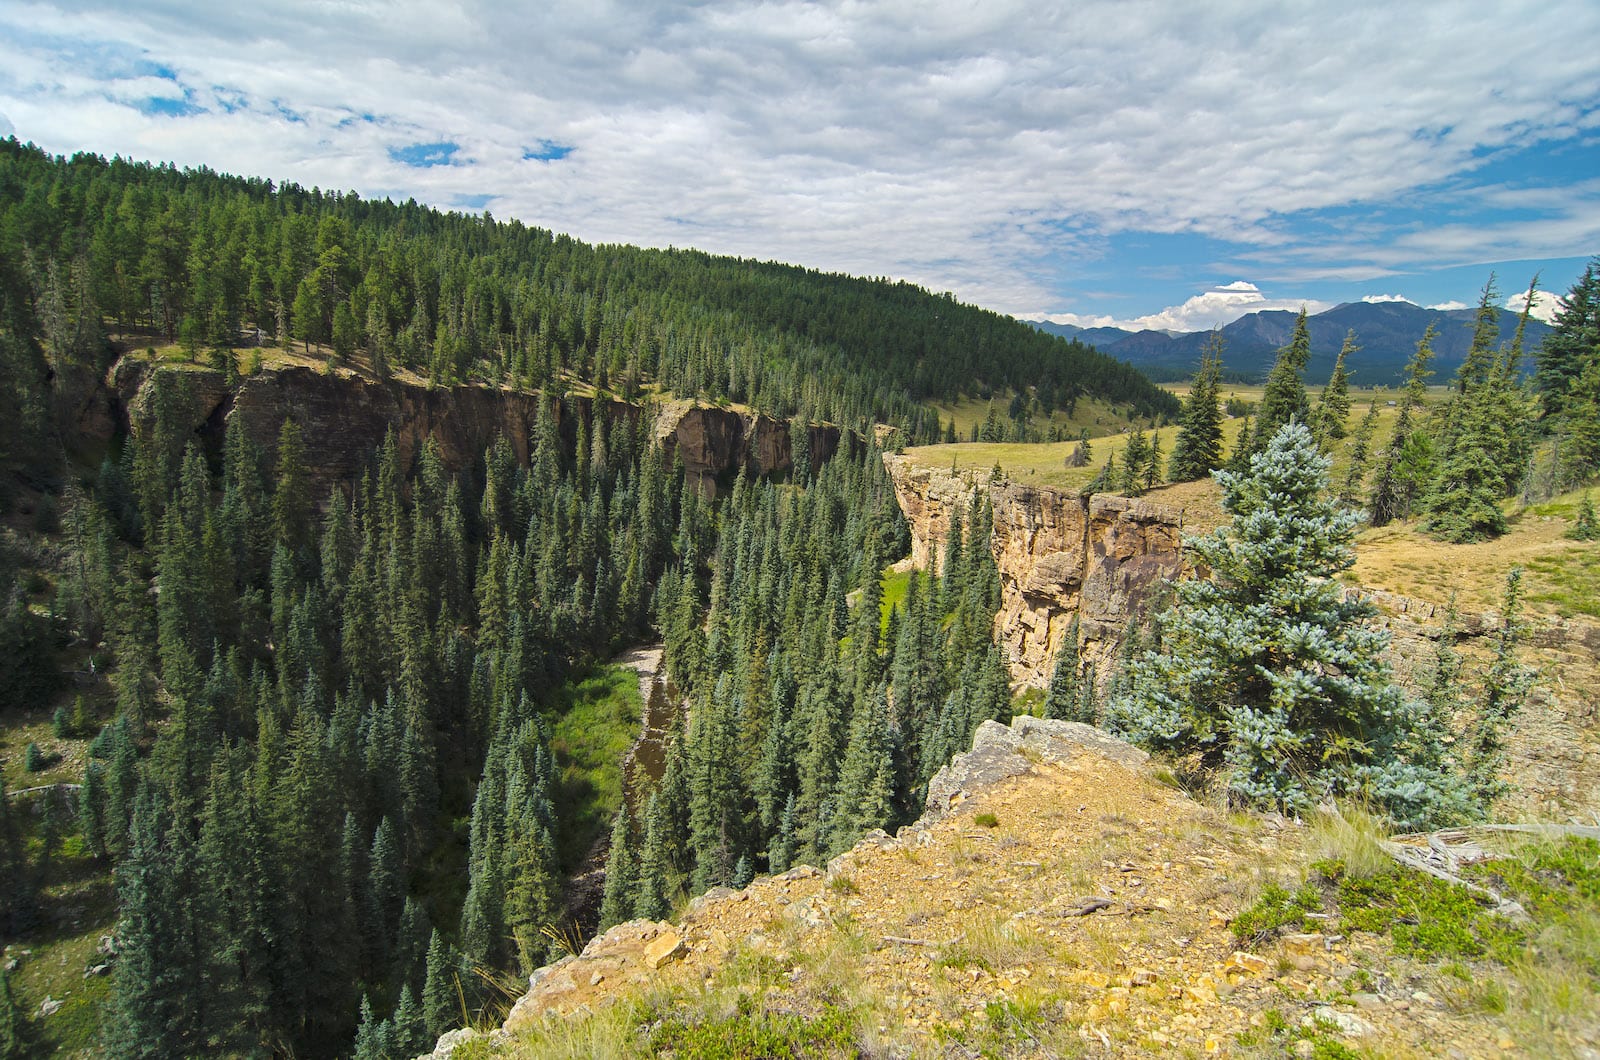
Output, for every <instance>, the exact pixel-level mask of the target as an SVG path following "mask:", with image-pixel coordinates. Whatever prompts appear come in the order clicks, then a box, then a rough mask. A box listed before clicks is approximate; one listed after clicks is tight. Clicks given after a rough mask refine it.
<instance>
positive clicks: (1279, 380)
mask: <svg viewBox="0 0 1600 1060" xmlns="http://www.w3.org/2000/svg"><path fill="white" fill-rule="evenodd" d="M1310 360H1311V330H1310V326H1309V325H1308V324H1307V322H1306V308H1305V307H1304V306H1301V307H1300V315H1299V316H1298V317H1296V318H1295V322H1294V334H1293V335H1292V336H1290V338H1289V345H1287V346H1284V347H1283V348H1282V349H1280V350H1278V359H1277V360H1276V361H1274V362H1273V365H1272V371H1270V372H1268V373H1267V385H1266V389H1265V391H1264V392H1263V393H1262V395H1261V408H1260V409H1259V410H1257V412H1256V429H1255V434H1254V435H1253V436H1252V449H1251V451H1252V452H1253V453H1254V452H1260V451H1261V450H1263V449H1265V448H1266V447H1267V445H1268V443H1269V442H1270V441H1271V440H1272V438H1273V437H1274V436H1276V434H1277V433H1278V429H1279V428H1281V427H1282V426H1283V425H1284V424H1286V423H1288V422H1289V421H1290V420H1299V421H1300V422H1301V423H1305V422H1306V419H1307V414H1308V413H1309V412H1310V406H1309V404H1308V403H1307V401H1306V384H1305V379H1304V375H1305V370H1306V364H1307V363H1308V362H1310Z"/></svg>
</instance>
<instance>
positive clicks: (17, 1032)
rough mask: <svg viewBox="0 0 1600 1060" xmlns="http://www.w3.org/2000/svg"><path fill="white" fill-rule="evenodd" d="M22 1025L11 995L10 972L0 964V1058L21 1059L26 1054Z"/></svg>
mask: <svg viewBox="0 0 1600 1060" xmlns="http://www.w3.org/2000/svg"><path fill="white" fill-rule="evenodd" d="M23 1026H24V1024H23V1016H22V1012H21V1010H19V1009H18V1008H17V1002H16V999H15V998H14V997H12V996H11V973H10V972H8V971H6V969H5V966H4V965H3V964H0V1060H22V1058H23V1057H24V1056H26V1055H27V1051H26V1043H25V1042H24V1041H23V1036H22V1032H23Z"/></svg>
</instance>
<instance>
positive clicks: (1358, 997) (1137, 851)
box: [436, 718, 1519, 1057]
mask: <svg viewBox="0 0 1600 1060" xmlns="http://www.w3.org/2000/svg"><path fill="white" fill-rule="evenodd" d="M1142 758H1143V755H1142V752H1138V751H1136V750H1134V749H1132V748H1129V747H1127V746H1126V745H1120V744H1118V743H1117V742H1116V741H1114V740H1111V739H1110V738H1108V737H1105V736H1104V735H1102V734H1097V733H1095V731H1094V730H1083V727H1077V726H1068V725H1067V724H1066V723H1058V722H1043V723H1041V722H1036V721H1035V720H1034V719H1031V718H1023V719H1018V721H1017V723H1015V724H1014V725H1013V726H1012V727H1011V728H1010V729H1007V728H1006V727H1004V726H999V725H995V724H993V723H988V724H987V725H986V726H985V727H984V731H982V732H981V733H980V736H979V739H978V741H977V743H976V745H975V750H974V752H973V753H972V754H970V755H966V756H959V757H958V759H957V761H956V762H955V763H953V765H952V767H951V768H950V769H949V770H948V771H947V772H946V774H945V775H943V776H942V777H941V779H940V780H939V781H938V782H936V790H935V794H934V797H933V799H932V802H933V803H934V805H933V806H932V807H930V813H929V814H928V815H926V816H925V817H924V818H923V819H922V820H921V821H919V822H918V823H917V824H915V825H913V826H910V827H907V828H905V829H903V830H901V832H900V834H899V835H898V836H896V837H893V838H891V837H889V836H887V835H884V834H882V833H875V834H873V835H869V836H868V837H866V838H865V839H863V840H862V841H861V842H860V843H859V844H858V845H857V846H856V847H855V848H854V849H853V850H851V851H850V852H848V853H847V854H844V855H842V856H841V857H839V858H836V859H835V860H834V861H833V862H832V863H830V864H829V865H828V866H827V868H826V870H823V869H819V868H813V867H810V866H801V867H798V868H795V869H793V870H791V871H789V872H786V873H784V874H782V875H780V876H775V877H768V878H762V879H758V880H757V881H756V882H754V883H752V884H751V885H750V886H749V887H747V888H745V889H744V890H742V891H729V890H727V889H720V890H716V891H713V892H710V893H708V894H706V895H704V896H703V897H701V898H699V899H696V900H695V901H694V902H693V903H691V904H690V906H689V908H688V910H687V912H686V913H685V914H684V915H683V916H682V917H681V919H679V920H678V921H677V922H675V923H653V922H648V921H634V922H631V923H628V924H624V925H620V926H618V927H616V928H614V929H612V930H611V931H609V932H607V933H606V934H605V935H603V936H601V937H599V938H597V939H595V940H593V941H592V942H591V943H590V944H589V945H588V946H587V947H586V948H585V949H584V951H583V952H582V954H581V955H578V956H576V957H569V958H567V959H565V960H563V961H561V962H560V963H558V964H556V965H553V966H551V967H548V968H544V969H541V970H540V971H539V972H538V973H536V974H535V975H534V977H533V980H532V985H531V989H530V991H529V992H528V994H527V995H526V996H525V997H523V998H522V999H521V1000H520V1001H519V1002H518V1003H517V1005H516V1007H515V1008H514V1009H513V1010H512V1012H511V1014H510V1017H509V1018H508V1019H507V1020H506V1022H505V1025H504V1028H503V1029H502V1030H501V1031H500V1032H498V1033H496V1034H494V1035H491V1036H484V1035H483V1034H482V1033H481V1032H458V1033H457V1034H456V1035H453V1036H452V1037H451V1038H450V1040H448V1041H446V1042H443V1043H441V1052H440V1053H438V1054H436V1055H440V1056H442V1055H446V1054H447V1051H448V1049H449V1048H453V1047H454V1046H455V1045H457V1044H459V1043H460V1042H461V1041H462V1040H464V1039H469V1038H479V1039H483V1040H480V1041H479V1042H477V1043H475V1052H474V1055H478V1053H477V1051H476V1050H477V1049H481V1048H483V1047H484V1046H492V1051H493V1052H495V1053H497V1054H499V1053H504V1054H506V1055H539V1054H540V1053H541V1052H542V1048H543V1047H542V1046H541V1044H540V1043H541V1042H544V1041H547V1040H548V1038H547V1037H544V1036H548V1034H549V1033H551V1029H552V1028H559V1027H561V1026H563V1025H565V1024H568V1023H570V1021H573V1020H580V1019H582V1018H584V1017H586V1016H589V1015H592V1014H594V1013H597V1012H603V1011H605V1010H606V1008H607V1006H610V1005H612V1004H614V1003H616V1002H618V1001H619V1000H622V999H628V998H640V997H653V998H657V999H661V998H673V999H675V1000H674V1001H672V1002H670V1003H671V1004H674V1005H676V1006H680V1007H682V1006H692V1005H695V1004H701V1003H704V1004H708V1005H715V1004H716V1000H715V999H716V998H718V997H725V996H726V994H727V991H728V990H729V989H730V986H729V984H730V983H731V984H733V987H734V988H735V989H738V990H741V991H743V990H749V991H755V992H758V993H759V994H760V996H761V1001H762V1003H763V1004H764V1005H766V1006H767V1007H768V1008H774V1007H776V1008H777V1009H779V1010H788V1011H794V1012H800V1013H805V1012H808V1011H813V1010H816V1009H817V1008H818V1007H819V1006H823V1005H827V1004H840V1003H844V1004H848V1005H851V1006H855V1007H858V1008H864V1009H865V1010H866V1011H867V1013H868V1015H867V1016H866V1017H865V1029H866V1032H867V1035H868V1037H869V1038H871V1039H872V1040H871V1041H869V1042H866V1043H864V1044H865V1045H866V1046H867V1047H868V1051H869V1052H870V1053H874V1054H876V1055H893V1056H907V1055H919V1056H920V1055H946V1056H976V1055H978V1052H977V1051H975V1047H976V1049H982V1048H984V1047H985V1043H986V1042H989V1041H991V1040H992V1038H993V1036H994V1034H995V1033H997V1032H996V1028H997V1027H999V1028H1000V1029H1001V1030H1004V1029H1006V1027H1007V1026H1008V1024H1007V1019H1008V1018H1009V1017H1008V1014H1017V1015H1018V1018H1017V1019H1016V1021H1015V1025H1016V1027H1017V1028H1020V1030H1019V1031H1016V1033H1014V1034H1012V1036H1011V1037H1010V1038H1009V1039H1008V1041H1009V1044H1008V1046H1007V1047H1006V1049H1005V1050H1004V1052H1005V1054H1006V1055H1038V1056H1050V1055H1063V1054H1066V1055H1076V1054H1080V1053H1090V1054H1095V1055H1128V1054H1150V1053H1165V1052H1169V1051H1174V1050H1176V1051H1178V1052H1179V1053H1181V1054H1183V1055H1208V1054H1210V1055H1282V1050H1283V1048H1284V1046H1283V1045H1282V1044H1281V1039H1280V1044H1279V1045H1278V1046H1277V1047H1276V1050H1277V1051H1276V1052H1273V1051H1272V1049H1270V1048H1266V1049H1263V1046H1265V1045H1268V1044H1269V1043H1270V1035H1268V1033H1267V1032H1268V1030H1269V1029H1270V1028H1272V1027H1275V1026H1276V1027H1281V1026H1284V1025H1288V1026H1299V1025H1301V1024H1302V1023H1305V1022H1308V1021H1321V1025H1322V1026H1323V1028H1324V1031H1323V1035H1324V1040H1334V1039H1337V1040H1339V1041H1343V1042H1344V1043H1346V1044H1347V1045H1349V1046H1352V1047H1359V1048H1361V1049H1362V1050H1364V1051H1368V1052H1370V1053H1371V1054H1373V1055H1384V1056H1390V1055H1394V1056H1407V1055H1437V1056H1452V1057H1481V1056H1492V1055H1507V1054H1515V1053H1517V1052H1518V1051H1519V1047H1518V1044H1517V1042H1516V1041H1515V1040H1514V1039H1513V1038H1512V1037H1510V1035H1509V1033H1508V1031H1507V1030H1506V1028H1505V1027H1504V1026H1502V1025H1501V1024H1500V1023H1499V1022H1498V1020H1497V1018H1496V1017H1495V1016H1494V1015H1493V1014H1485V1013H1482V1012H1472V1011H1467V1010H1464V1009H1463V1008H1461V1007H1460V1006H1459V1005H1456V1004H1454V1003H1452V1001H1451V999H1450V997H1449V996H1447V994H1446V988H1443V987H1441V986H1440V985H1438V982H1437V979H1436V976H1434V975H1432V974H1431V973H1429V972H1428V971H1427V970H1425V969H1422V968H1420V967H1413V966H1411V965H1408V964H1407V963H1406V962H1403V961H1399V960H1396V959H1395V958H1393V957H1392V955H1391V954H1390V952H1389V949H1388V943H1387V941H1386V940H1385V939H1383V938H1381V937H1378V936H1371V935H1356V936H1354V937H1341V936H1339V935H1338V934H1336V928H1335V927H1333V926H1332V925H1331V924H1330V926H1329V928H1328V929H1327V930H1326V931H1324V932H1322V933H1315V934H1297V935H1289V936H1286V937H1284V938H1282V939H1280V940H1277V941H1274V942H1272V943H1270V944H1267V945H1265V946H1263V947H1261V948H1260V949H1259V951H1257V952H1246V951H1244V950H1241V949H1240V944H1239V943H1238V941H1237V940H1236V939H1235V938H1234V935H1233V933H1232V931H1231V930H1230V929H1229V924H1230V922H1231V920H1232V918H1233V917H1234V916H1235V915H1236V914H1237V913H1239V912H1240V911H1241V910H1243V909H1245V908H1247V907H1248V906H1249V904H1250V903H1251V902H1252V901H1253V900H1254V898H1255V897H1256V896H1257V894H1258V892H1259V891H1260V889H1261V888H1262V887H1263V886H1264V885H1265V884H1266V883H1268V882H1274V881H1279V880H1281V881H1284V882H1288V883H1290V884H1291V885H1293V884H1294V883H1297V882H1298V879H1299V877H1298V873H1299V872H1300V871H1303V870H1301V869H1300V868H1299V867H1298V866H1300V865H1301V864H1302V863H1303V859H1302V856H1301V847H1302V845H1303V843H1304V841H1305V834H1304V832H1303V830H1302V829H1301V827H1300V826H1298V825H1295V824H1292V823H1290V822H1286V821H1282V820H1275V819H1265V818H1259V817H1244V816H1240V815H1228V814H1224V813H1221V812H1219V811H1217V810H1215V809H1212V808H1210V807H1207V806H1205V805H1202V804H1200V803H1198V802H1195V801H1194V800H1192V799H1190V798H1189V797H1187V796H1185V795H1184V794H1182V793H1180V792H1178V791H1176V790H1174V789H1173V788H1172V787H1170V786H1167V785H1164V784H1162V783H1160V782H1158V781H1157V780H1156V779H1155V778H1154V777H1153V776H1152V775H1151V773H1150V772H1149V767H1148V766H1147V765H1145V764H1143V763H1142ZM697 998H699V999H701V1000H700V1001H697V1000H696V999H697ZM1263 1039H1266V1041H1263ZM1296 1044H1297V1046H1299V1047H1301V1052H1302V1054H1303V1055H1311V1048H1312V1044H1311V1043H1310V1042H1302V1043H1296ZM1326 1055H1333V1054H1326Z"/></svg>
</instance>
